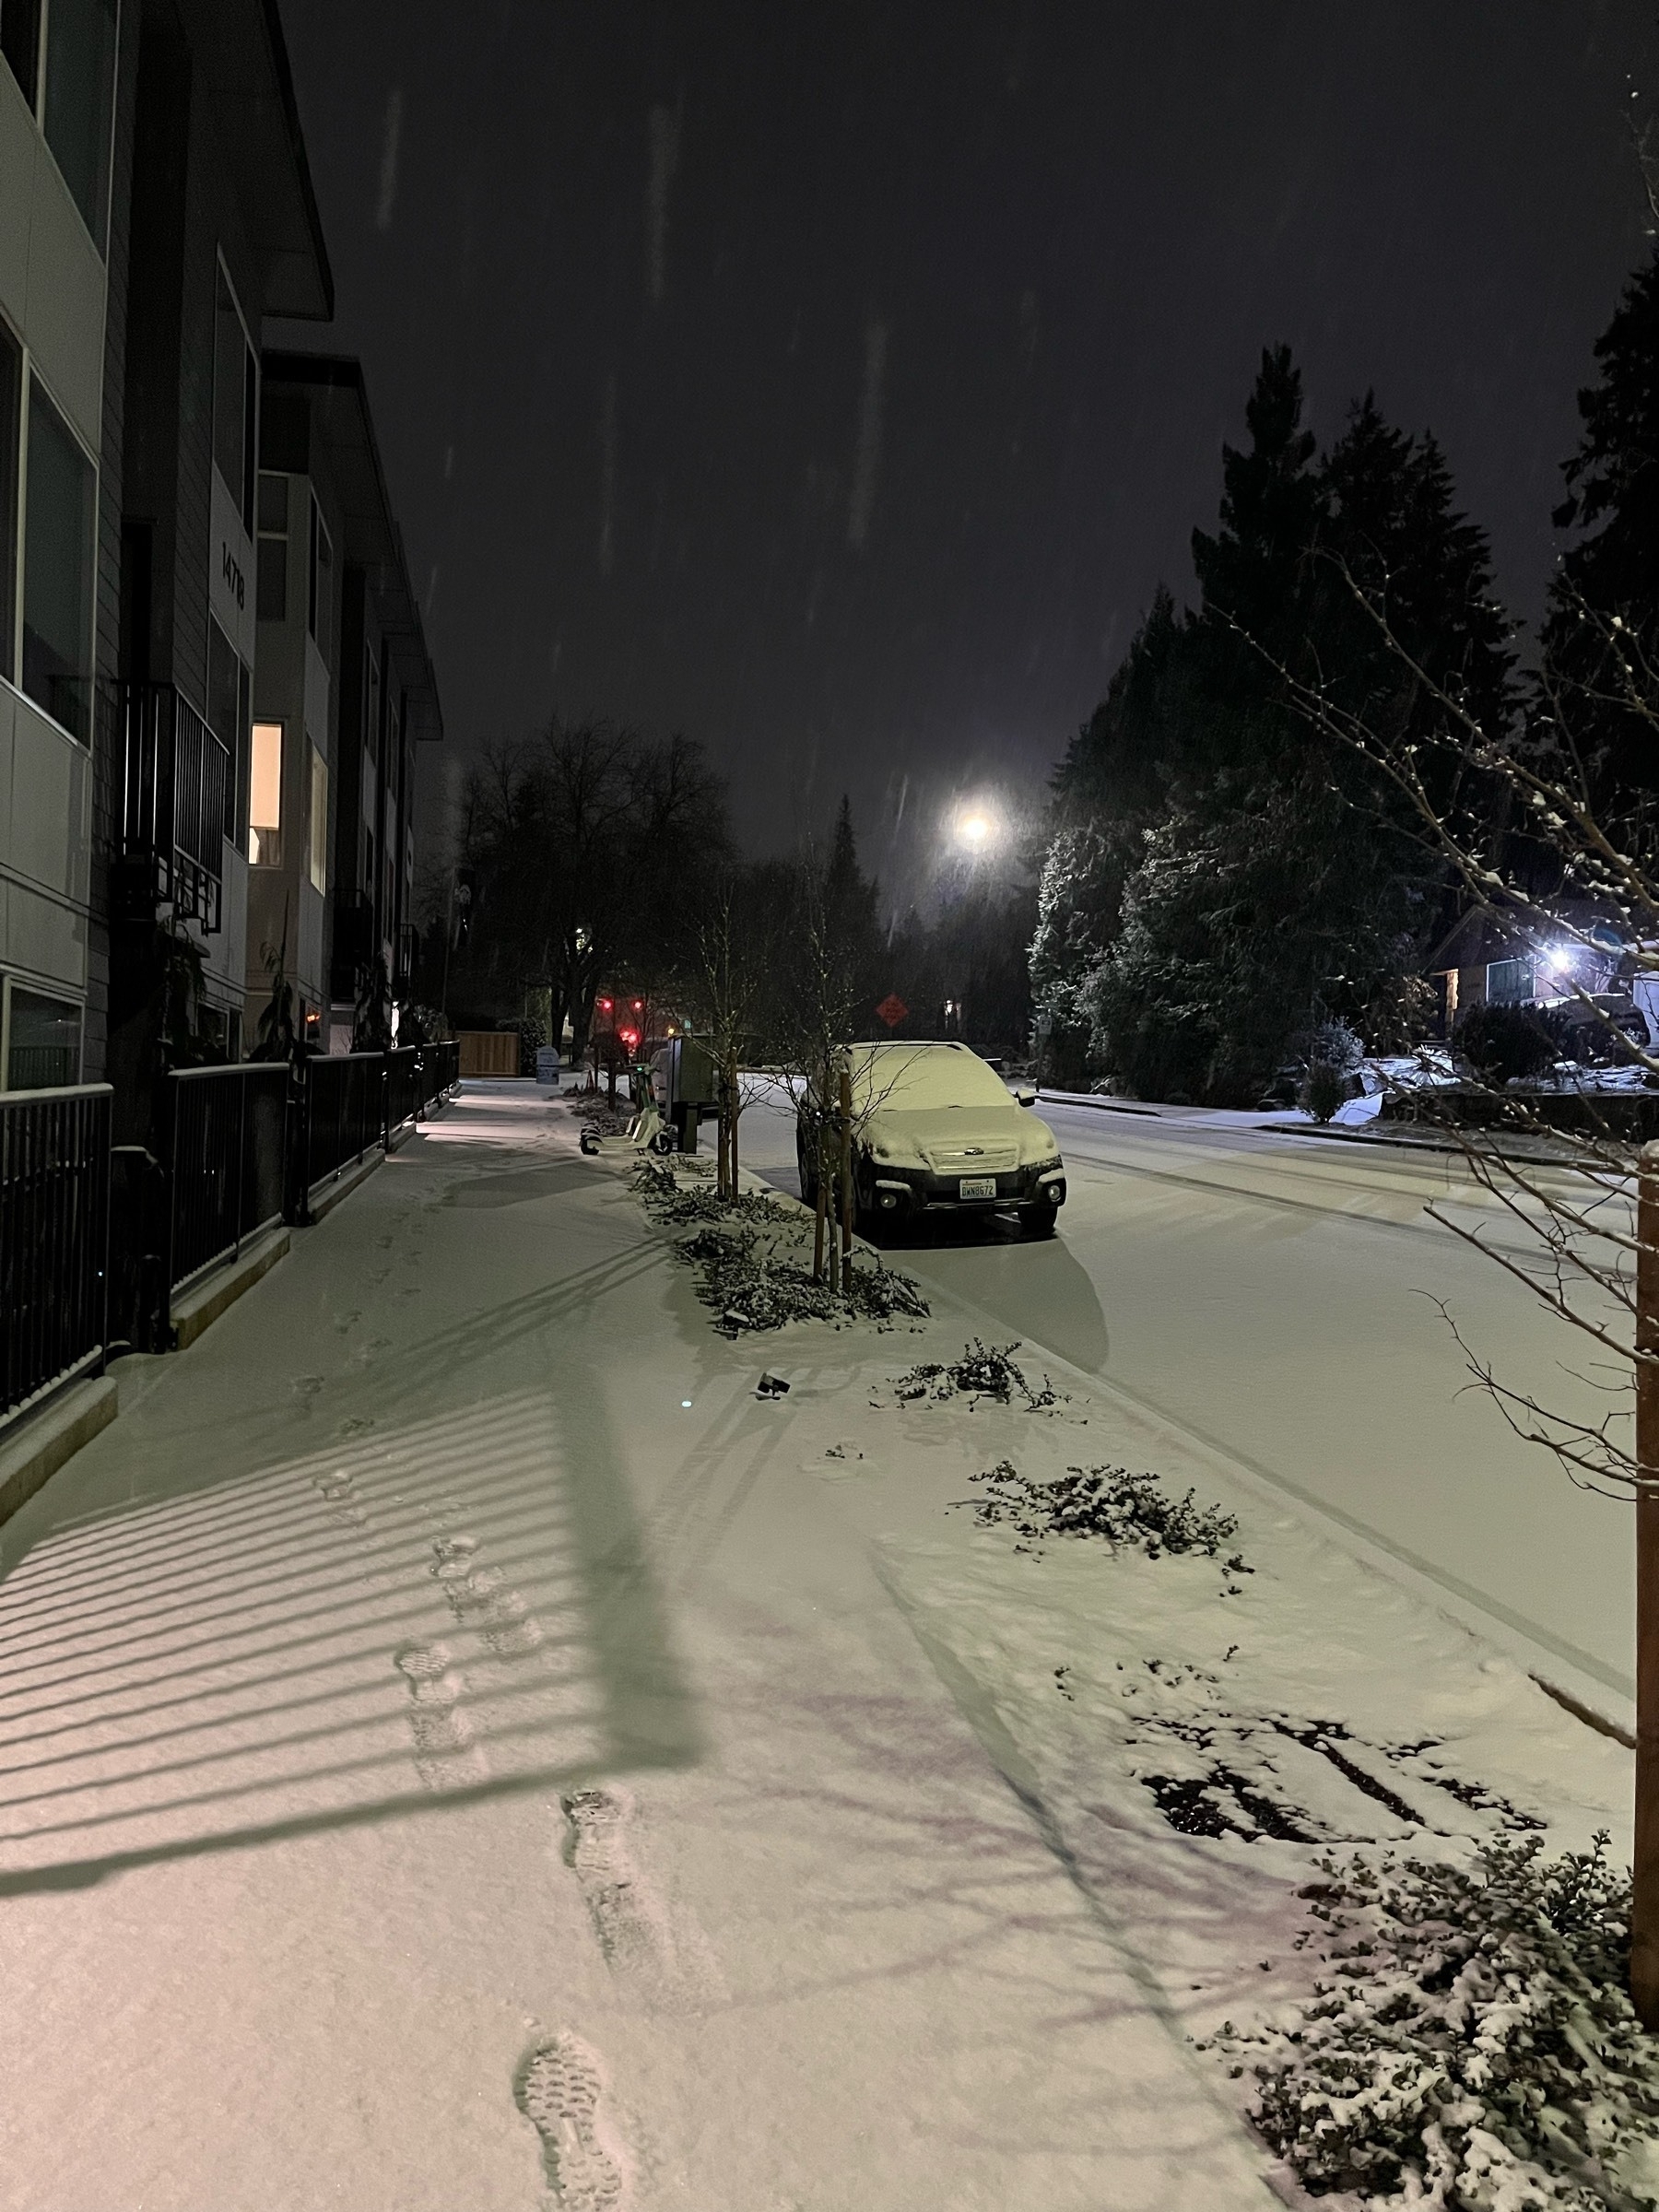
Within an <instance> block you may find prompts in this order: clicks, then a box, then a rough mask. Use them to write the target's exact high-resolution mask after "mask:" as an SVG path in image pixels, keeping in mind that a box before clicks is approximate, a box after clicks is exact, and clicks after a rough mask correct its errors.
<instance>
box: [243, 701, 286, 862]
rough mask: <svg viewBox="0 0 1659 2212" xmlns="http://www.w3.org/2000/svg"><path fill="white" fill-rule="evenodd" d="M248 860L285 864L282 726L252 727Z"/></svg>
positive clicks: (277, 723)
mask: <svg viewBox="0 0 1659 2212" xmlns="http://www.w3.org/2000/svg"><path fill="white" fill-rule="evenodd" d="M248 838H249V851H248V857H249V858H250V859H251V860H252V861H253V865H254V866H255V867H260V868H275V867H279V866H280V865H281V863H282V724H280V723H279V722H256V723H255V724H253V751H252V765H251V768H250V771H249V775H248Z"/></svg>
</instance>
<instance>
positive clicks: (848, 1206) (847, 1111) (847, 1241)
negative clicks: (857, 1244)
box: [841, 1067, 853, 1297]
mask: <svg viewBox="0 0 1659 2212" xmlns="http://www.w3.org/2000/svg"><path fill="white" fill-rule="evenodd" d="M852 1288H853V1077H852V1076H851V1075H850V1074H849V1073H848V1071H847V1069H846V1068H844V1067H843V1068H842V1069H841V1295H842V1296H843V1297H846V1296H847V1295H848V1294H849V1293H850V1292H851V1290H852Z"/></svg>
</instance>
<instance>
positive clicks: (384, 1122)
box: [0, 1044, 460, 1418]
mask: <svg viewBox="0 0 1659 2212" xmlns="http://www.w3.org/2000/svg"><path fill="white" fill-rule="evenodd" d="M459 1079H460V1051H459V1047H458V1046H456V1045H454V1044H437V1045H430V1044H429V1045H420V1046H413V1045H411V1046H406V1048H405V1049H404V1050H402V1051H401V1052H393V1053H351V1054H349V1055H347V1056H345V1057H338V1058H326V1059H324V1058H318V1059H310V1060H301V1061H298V1062H296V1063H295V1064H294V1065H292V1066H291V1067H290V1066H289V1065H287V1064H286V1063H282V1062H277V1063H276V1064H272V1063H271V1062H268V1061H244V1062H241V1063H240V1064H238V1065H231V1066H226V1067H196V1068H181V1069H177V1070H175V1071H174V1072H173V1073H171V1075H169V1076H168V1077H165V1078H164V1084H163V1091H162V1097H161V1100H160V1101H159V1109H158V1113H159V1119H158V1126H157V1130H156V1135H155V1137H154V1138H153V1139H152V1143H154V1144H155V1147H156V1148H155V1150H154V1151H151V1150H150V1149H149V1148H148V1147H147V1146H144V1145H117V1146H114V1147H112V1144H111V1095H112V1094H111V1090H110V1087H109V1086H108V1085H107V1084H83V1085H78V1086H76V1087H75V1088H67V1089H58V1090H40V1091H10V1092H0V1418H5V1416H6V1415H7V1414H9V1413H11V1412H13V1411H15V1410H16V1409H17V1408H18V1406H22V1405H25V1404H27V1403H29V1401H30V1400H31V1399H33V1398H34V1397H36V1396H38V1395H39V1394H41V1392H42V1391H44V1390H48V1389H50V1388H51V1387H52V1386H53V1384H54V1383H56V1382H62V1381H64V1380H65V1379H66V1378H67V1377H68V1376H70V1375H72V1374H76V1373H78V1372H81V1371H84V1370H88V1369H90V1370H92V1371H96V1370H97V1369H98V1368H99V1367H100V1366H101V1363H102V1361H103V1359H104V1358H105V1356H106V1354H107V1352H108V1351H110V1350H111V1349H115V1350H122V1349H133V1350H142V1351H164V1350H166V1349H167V1348H168V1347H169V1346H170V1345H171V1344H172V1343H173V1342H174V1341H175V1337H174V1332H173V1321H172V1311H173V1300H174V1297H175V1295H176V1294H177V1292H178V1291H179V1290H180V1289H182V1288H183V1287H184V1286H185V1285H187V1284H188V1283H190V1282H191V1281H192V1280H193V1279H194V1278H195V1277H198V1276H200V1275H202V1274H203V1273H205V1272H206V1270H207V1269H208V1268H210V1267H212V1266H214V1265H218V1263H220V1262H222V1261H224V1260H226V1259H228V1258H230V1257H233V1256H234V1255H235V1254H236V1253H238V1252H240V1251H241V1247H242V1245H243V1244H244V1243H246V1242H247V1241H248V1240H249V1239H250V1238H252V1237H254V1236H257V1235H258V1234H259V1233H260V1232H261V1231H262V1230H267V1229H270V1228H272V1227H274V1226H275V1225H276V1223H277V1222H278V1221H284V1220H286V1221H288V1222H292V1223H295V1224H303V1223H305V1222H308V1221H309V1220H310V1219H311V1218H312V1215H311V1205H310V1199H311V1194H312V1192H313V1191H314V1190H315V1189H316V1188H317V1187H318V1185H319V1184H322V1183H324V1182H327V1181H329V1180H330V1178H332V1177H335V1176H337V1175H338V1174H339V1173H340V1172H341V1171H343V1170H344V1169H345V1168H346V1167H347V1166H348V1165H350V1164H351V1163H353V1162H355V1161H361V1160H363V1159H368V1158H369V1157H370V1156H371V1154H373V1153H376V1152H379V1151H381V1150H382V1149H384V1148H386V1147H388V1146H389V1145H390V1142H391V1139H392V1136H393V1134H394V1132H395V1131H396V1130H397V1129H399V1128H401V1127H402V1126H403V1125H404V1124H406V1123H407V1122H410V1121H414V1120H418V1118H419V1117H420V1116H421V1115H422V1114H423V1113H427V1112H430V1111H431V1109H432V1107H433V1106H434V1105H435V1104H436V1103H437V1102H438V1101H439V1100H441V1098H442V1097H443V1095H444V1094H445V1092H447V1091H449V1090H450V1089H452V1088H453V1087H454V1085H455V1084H456V1083H457V1082H458V1081H459Z"/></svg>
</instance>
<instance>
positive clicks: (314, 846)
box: [307, 745, 328, 898]
mask: <svg viewBox="0 0 1659 2212" xmlns="http://www.w3.org/2000/svg"><path fill="white" fill-rule="evenodd" d="M307 848H308V850H307V869H308V873H309V874H310V877H311V880H312V889H313V890H316V891H321V892H322V893H323V895H324V898H326V897H327V895H328V763H327V761H326V760H324V758H323V756H322V754H321V753H320V752H319V751H318V750H317V748H316V747H315V746H314V745H313V746H312V748H311V836H310V838H309V839H308V840H307Z"/></svg>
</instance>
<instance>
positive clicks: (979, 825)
mask: <svg viewBox="0 0 1659 2212" xmlns="http://www.w3.org/2000/svg"><path fill="white" fill-rule="evenodd" d="M956 834H957V842H958V844H959V845H961V846H962V847H963V848H964V849H965V850H966V851H967V852H970V853H982V852H984V851H985V849H986V847H987V846H988V845H989V844H990V843H991V842H992V841H993V840H994V837H995V835H996V824H995V823H994V821H993V820H992V818H991V817H990V816H989V815H988V814H987V813H986V812H985V810H984V808H983V807H982V806H970V807H967V808H965V809H964V811H963V812H962V813H960V814H959V815H958V817H957V824H956Z"/></svg>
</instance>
